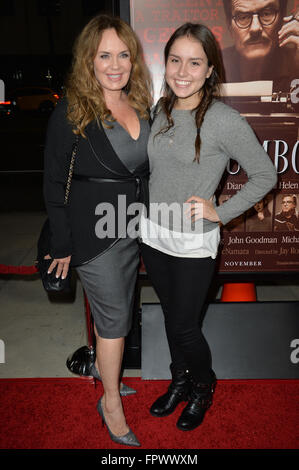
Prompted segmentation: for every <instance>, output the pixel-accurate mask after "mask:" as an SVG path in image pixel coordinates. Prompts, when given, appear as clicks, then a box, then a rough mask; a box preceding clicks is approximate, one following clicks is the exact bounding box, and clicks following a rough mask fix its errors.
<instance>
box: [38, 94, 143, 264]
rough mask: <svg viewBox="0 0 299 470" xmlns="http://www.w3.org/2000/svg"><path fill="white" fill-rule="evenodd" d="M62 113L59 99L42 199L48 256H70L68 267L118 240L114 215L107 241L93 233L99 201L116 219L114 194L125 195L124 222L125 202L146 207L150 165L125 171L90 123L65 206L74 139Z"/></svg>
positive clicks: (48, 146) (101, 133) (63, 105)
mask: <svg viewBox="0 0 299 470" xmlns="http://www.w3.org/2000/svg"><path fill="white" fill-rule="evenodd" d="M66 111H67V101H66V99H63V100H61V101H60V102H59V103H58V104H57V106H56V108H55V110H54V111H53V113H52V115H51V117H50V119H49V124H48V129H47V136H46V146H45V160H44V198H45V204H46V208H47V212H48V217H49V220H50V227H51V232H52V239H51V249H50V255H51V257H52V258H64V257H66V256H69V255H72V258H71V265H72V266H76V265H80V264H83V263H85V262H87V261H89V260H91V259H93V258H95V257H96V256H97V255H98V254H100V253H101V252H103V251H105V250H106V249H107V248H109V246H111V245H112V244H113V243H114V242H115V241H116V240H117V239H118V238H119V236H118V235H119V233H118V224H117V217H116V218H115V219H116V220H115V221H116V225H115V233H114V236H111V235H112V234H111V233H110V235H109V238H108V237H106V238H98V236H97V235H96V231H95V227H96V224H97V222H98V221H99V219H100V218H101V216H100V215H97V214H96V213H95V212H96V207H97V206H98V204H99V203H102V202H105V203H109V204H111V206H110V207H113V208H114V211H115V214H116V216H117V214H118V210H120V211H122V215H123V212H124V206H123V205H122V204H121V205H120V206H119V199H118V196H119V195H125V198H126V206H125V212H126V216H125V222H126V224H127V223H128V222H129V220H130V219H132V218H133V217H134V216H133V215H131V216H128V215H127V208H128V206H129V204H131V203H134V202H142V203H144V204H145V205H146V206H147V205H148V175H149V164H148V160H146V162H145V163H143V164H142V165H140V166H139V167H137V168H136V169H135V171H134V172H130V171H129V170H128V169H127V167H126V166H125V165H124V164H123V163H122V162H121V160H120V159H119V158H118V156H117V154H116V153H115V151H114V149H113V147H112V146H111V144H110V141H109V139H108V138H107V136H106V134H105V132H104V130H103V129H99V127H98V126H97V124H96V123H95V122H92V123H90V124H89V125H88V126H87V127H86V128H85V134H86V135H87V139H85V138H83V137H80V139H79V143H78V151H77V155H76V158H75V165H74V177H73V179H72V183H71V190H70V196H69V202H68V205H67V206H65V205H64V196H65V184H66V181H67V177H68V171H69V165H70V158H71V150H72V146H73V144H74V141H75V135H74V134H73V132H72V127H71V124H70V123H69V122H68V121H67V118H66ZM87 177H93V178H102V179H103V178H107V179H118V180H119V179H120V180H122V182H100V183H97V182H91V181H87V180H86V178H87ZM77 178H78V179H77ZM80 178H81V179H80ZM139 189H140V190H139ZM135 215H136V214H135ZM102 216H104V215H103V214H102ZM120 236H121V237H122V236H123V235H120Z"/></svg>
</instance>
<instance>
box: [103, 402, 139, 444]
mask: <svg viewBox="0 0 299 470" xmlns="http://www.w3.org/2000/svg"><path fill="white" fill-rule="evenodd" d="M101 401H102V398H100V399H99V401H98V405H97V410H98V412H99V415H100V416H101V418H102V424H103V426H104V424H106V426H107V429H108V433H109V436H110V438H111V440H112V441H113V442H116V444H123V445H126V446H136V447H137V446H140V445H141V444H140V442H139V441H138V439H137V437H136V436H135V434H134V433H133V431H132V430H131V429H130V428H129V432H128V433H127V434H124V435H123V436H115V434H113V433H112V432H111V431H110V429H109V426H108V424H107V423H106V420H105V416H104V412H103V408H102V403H101Z"/></svg>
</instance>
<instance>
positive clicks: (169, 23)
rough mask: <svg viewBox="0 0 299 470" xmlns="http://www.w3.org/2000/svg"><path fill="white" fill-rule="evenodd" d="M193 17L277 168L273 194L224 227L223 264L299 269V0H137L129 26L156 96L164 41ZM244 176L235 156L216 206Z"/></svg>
mask: <svg viewBox="0 0 299 470" xmlns="http://www.w3.org/2000/svg"><path fill="white" fill-rule="evenodd" d="M240 3H241V4H242V8H241V9H240V7H239V5H240ZM253 3H254V8H253ZM189 21H190V22H200V23H203V24H205V25H206V26H208V27H209V28H210V29H211V30H212V31H213V33H214V35H215V37H216V39H217V41H218V42H219V45H220V48H221V50H222V56H223V63H224V69H225V77H226V78H225V82H226V83H225V85H224V87H223V91H222V94H223V97H222V99H223V100H224V101H225V102H227V104H229V105H230V106H232V107H234V108H235V109H237V110H238V111H239V112H240V113H241V114H242V115H243V116H245V117H246V119H247V121H248V122H249V124H250V125H251V126H252V128H253V130H254V131H255V133H256V135H257V137H258V139H259V141H260V143H261V144H262V145H263V147H264V149H265V151H266V152H267V153H268V155H269V156H270V158H271V160H272V161H273V163H274V165H275V167H276V170H277V174H278V183H277V186H276V187H275V188H274V189H273V190H272V191H271V193H270V194H267V195H266V196H265V198H264V199H263V200H262V201H259V202H258V203H257V204H255V206H254V207H252V208H251V209H250V210H248V211H247V212H246V213H245V214H243V215H242V216H240V217H238V218H237V219H234V220H233V221H231V222H230V223H229V224H227V225H226V226H225V227H223V228H222V235H221V243H220V267H219V270H220V271H222V272H242V271H243V272H244V271H247V272H248V271H252V272H267V271H268V272H271V271H284V272H285V271H297V270H298V269H299V215H298V212H299V158H298V155H299V149H298V146H299V142H298V130H299V125H298V123H299V121H298V120H299V0H255V2H252V1H251V0H242V2H239V1H235V0H131V24H132V27H133V28H134V29H135V31H136V32H137V34H138V36H139V38H140V40H141V42H142V45H143V49H144V54H145V58H146V62H147V64H148V66H149V68H150V70H151V74H152V78H153V82H154V97H155V102H156V101H157V100H158V98H159V97H160V96H161V88H162V84H163V75H164V60H163V49H164V46H165V44H166V42H167V40H168V38H169V37H170V35H171V34H172V32H173V31H174V30H175V29H176V28H177V27H178V26H180V25H181V24H183V23H185V22H189ZM253 64H254V65H253ZM240 151H242V149H240ZM246 181H247V176H246V174H245V173H244V172H243V170H242V169H240V168H239V166H238V164H237V163H236V162H234V161H232V160H231V161H230V163H229V165H228V167H227V169H226V173H225V175H224V177H223V179H222V181H221V183H220V185H219V188H218V194H217V199H218V204H222V203H224V202H225V201H226V200H227V199H228V198H230V197H231V196H232V195H233V194H234V193H235V192H236V191H238V190H239V189H240V188H241V187H242V185H243V184H244V183H245V182H246Z"/></svg>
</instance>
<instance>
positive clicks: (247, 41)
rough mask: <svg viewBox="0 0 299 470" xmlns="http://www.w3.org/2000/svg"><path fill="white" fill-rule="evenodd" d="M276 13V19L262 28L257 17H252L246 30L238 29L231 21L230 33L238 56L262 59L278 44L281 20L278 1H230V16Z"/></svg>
mask: <svg viewBox="0 0 299 470" xmlns="http://www.w3.org/2000/svg"><path fill="white" fill-rule="evenodd" d="M273 10H274V11H276V12H277V15H276V19H275V21H274V22H273V23H272V24H271V25H269V26H263V25H262V24H261V22H260V20H259V18H258V16H256V15H255V16H253V18H252V23H251V25H250V26H249V27H248V28H244V29H242V28H239V27H238V26H237V24H236V22H235V20H234V19H232V20H231V33H232V36H233V39H234V43H235V47H236V49H237V51H238V52H239V54H240V55H241V56H243V57H244V58H245V59H247V60H254V59H263V58H264V57H265V56H267V55H268V54H269V53H270V52H271V50H272V49H273V48H274V47H275V46H276V45H277V43H278V35H277V33H278V30H279V28H280V23H281V18H280V13H279V0H232V16H236V15H243V14H245V13H263V12H264V13H265V14H267V13H269V14H270V12H271V11H273Z"/></svg>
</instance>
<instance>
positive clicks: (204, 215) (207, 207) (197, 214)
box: [186, 196, 220, 222]
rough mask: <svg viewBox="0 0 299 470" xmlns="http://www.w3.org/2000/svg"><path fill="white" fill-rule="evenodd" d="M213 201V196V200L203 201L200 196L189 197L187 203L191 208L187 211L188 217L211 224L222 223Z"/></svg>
mask: <svg viewBox="0 0 299 470" xmlns="http://www.w3.org/2000/svg"><path fill="white" fill-rule="evenodd" d="M212 200H213V196H212V197H211V199H203V198H201V197H198V196H191V197H189V199H187V201H186V203H189V204H190V207H189V208H188V209H187V211H186V217H187V218H192V220H193V221H195V220H198V219H207V220H210V221H211V222H220V219H219V217H218V215H217V212H216V211H215V207H214V204H213V202H212Z"/></svg>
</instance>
